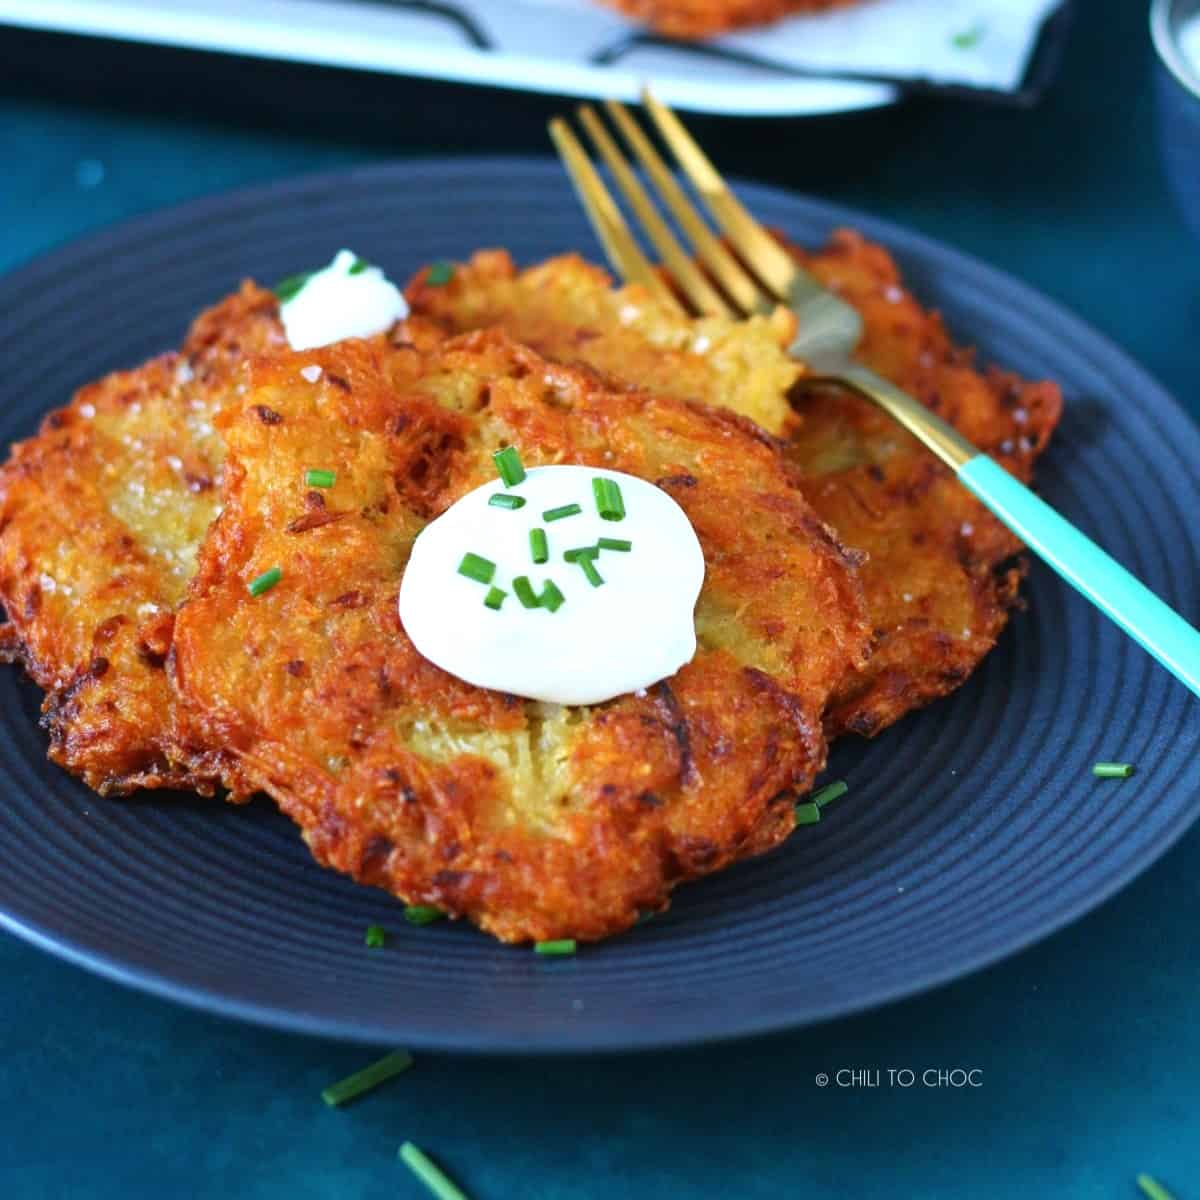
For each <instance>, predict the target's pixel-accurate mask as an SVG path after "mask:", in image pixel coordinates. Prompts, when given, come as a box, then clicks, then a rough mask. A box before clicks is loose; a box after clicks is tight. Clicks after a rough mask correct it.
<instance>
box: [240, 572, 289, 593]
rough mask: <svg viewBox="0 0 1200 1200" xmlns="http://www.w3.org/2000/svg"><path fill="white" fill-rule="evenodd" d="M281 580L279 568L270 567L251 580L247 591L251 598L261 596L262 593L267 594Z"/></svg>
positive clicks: (281, 575)
mask: <svg viewBox="0 0 1200 1200" xmlns="http://www.w3.org/2000/svg"><path fill="white" fill-rule="evenodd" d="M282 578H283V571H282V570H280V568H279V567H272V568H271V569H270V570H269V571H264V572H263V573H262V574H261V575H260V576H259V577H258V578H257V579H252V580H251V581H250V584H249V587H248V589H247V590H248V591H249V592H250V595H252V596H261V595H262V594H263V592H269V591H270V590H271V589H272V588H273V587H274V586H275V585H276V584H277V583H278V582H279V581H280V580H281V579H282Z"/></svg>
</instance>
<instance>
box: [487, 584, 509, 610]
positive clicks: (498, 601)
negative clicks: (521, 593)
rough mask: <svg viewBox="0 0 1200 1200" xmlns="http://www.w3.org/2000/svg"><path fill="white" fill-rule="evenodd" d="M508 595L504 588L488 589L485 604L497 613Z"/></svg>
mask: <svg viewBox="0 0 1200 1200" xmlns="http://www.w3.org/2000/svg"><path fill="white" fill-rule="evenodd" d="M507 595H508V593H507V592H506V591H505V590H504V589H503V588H498V587H491V588H488V594H487V595H486V596H484V598H483V603H484V604H485V605H486V606H487V607H488V608H490V609H492V610H493V612H495V611H498V610H499V608H500V605H502V604H503V603H504V597H505V596H507Z"/></svg>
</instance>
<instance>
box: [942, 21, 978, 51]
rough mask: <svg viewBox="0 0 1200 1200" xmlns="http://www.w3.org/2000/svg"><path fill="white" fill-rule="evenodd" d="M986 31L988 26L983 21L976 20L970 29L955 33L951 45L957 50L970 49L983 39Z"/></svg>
mask: <svg viewBox="0 0 1200 1200" xmlns="http://www.w3.org/2000/svg"><path fill="white" fill-rule="evenodd" d="M985 33H987V28H986V27H985V26H984V25H983V24H982V23H980V22H976V23H975V24H974V25H972V26H971V28H970V29H963V30H960V31H959V32H958V33H956V34H954V35H953V36H952V37H951V38H950V45H952V46H953V47H954V48H955V49H956V50H970V49H972V48H973V47H975V46H978V45H979V43H980V42H982V41H983V35H984V34H985Z"/></svg>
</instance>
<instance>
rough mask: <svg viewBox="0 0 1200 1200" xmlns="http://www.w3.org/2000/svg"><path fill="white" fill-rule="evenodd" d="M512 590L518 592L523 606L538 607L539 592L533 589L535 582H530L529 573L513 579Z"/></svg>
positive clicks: (518, 597)
mask: <svg viewBox="0 0 1200 1200" xmlns="http://www.w3.org/2000/svg"><path fill="white" fill-rule="evenodd" d="M512 590H513V591H514V592H515V593H516V594H517V599H518V600H520V602H521V607H522V608H537V607H538V598H537V593H536V592H535V591H534V590H533V584H531V583H530V582H529V576H528V575H518V576H517V577H516V579H514V580H513V581H512Z"/></svg>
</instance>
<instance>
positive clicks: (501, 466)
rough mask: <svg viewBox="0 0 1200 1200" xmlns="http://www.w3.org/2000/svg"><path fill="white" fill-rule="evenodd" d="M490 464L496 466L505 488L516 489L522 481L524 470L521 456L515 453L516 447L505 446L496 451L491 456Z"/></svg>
mask: <svg viewBox="0 0 1200 1200" xmlns="http://www.w3.org/2000/svg"><path fill="white" fill-rule="evenodd" d="M492 462H494V463H495V464H496V470H497V471H499V473H500V478H501V479H503V480H504V486H505V487H516V486H517V484H518V483H521V482H523V481H524V479H525V468H524V467H523V466H522V465H521V456H520V455H519V454H518V453H517V448H516V446H505V447H504V449H503V450H497V451H496V453H495V454H493V455H492Z"/></svg>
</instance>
